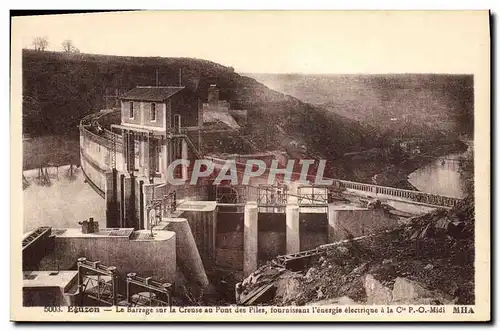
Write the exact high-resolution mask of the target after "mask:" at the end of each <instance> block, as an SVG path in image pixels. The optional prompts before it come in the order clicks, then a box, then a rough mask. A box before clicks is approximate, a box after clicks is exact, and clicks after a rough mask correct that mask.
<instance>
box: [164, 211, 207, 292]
mask: <svg viewBox="0 0 500 331" xmlns="http://www.w3.org/2000/svg"><path fill="white" fill-rule="evenodd" d="M163 222H168V225H167V227H166V229H167V230H169V231H173V232H175V235H176V256H177V263H178V265H179V268H180V269H181V271H182V273H183V274H184V277H186V279H187V280H189V281H190V282H191V283H193V284H196V285H197V286H199V287H200V290H201V289H204V288H206V287H207V286H208V285H209V281H208V277H207V274H206V272H205V268H204V267H203V262H202V260H201V256H200V253H199V251H198V248H197V247H196V242H195V240H194V237H193V233H192V232H191V228H190V227H189V223H188V221H187V219H186V218H164V219H163Z"/></svg>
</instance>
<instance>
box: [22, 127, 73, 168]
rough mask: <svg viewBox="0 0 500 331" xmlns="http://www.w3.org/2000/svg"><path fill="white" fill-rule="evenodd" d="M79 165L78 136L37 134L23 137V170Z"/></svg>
mask: <svg viewBox="0 0 500 331" xmlns="http://www.w3.org/2000/svg"><path fill="white" fill-rule="evenodd" d="M66 164H73V165H80V142H79V136H78V135H77V134H74V135H65V136H38V137H33V138H27V139H23V170H30V169H38V168H40V167H59V166H62V165H66Z"/></svg>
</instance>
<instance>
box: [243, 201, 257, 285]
mask: <svg viewBox="0 0 500 331" xmlns="http://www.w3.org/2000/svg"><path fill="white" fill-rule="evenodd" d="M258 215H259V209H258V207H257V204H254V203H247V204H246V205H245V216H244V230H243V238H244V239H243V275H244V276H245V277H246V276H248V275H249V274H251V273H252V272H254V271H255V270H256V269H257V254H258Z"/></svg>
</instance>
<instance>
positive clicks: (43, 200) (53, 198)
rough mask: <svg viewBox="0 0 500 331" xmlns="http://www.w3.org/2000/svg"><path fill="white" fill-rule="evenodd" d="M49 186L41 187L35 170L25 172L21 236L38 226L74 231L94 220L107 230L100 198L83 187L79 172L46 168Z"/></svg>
mask: <svg viewBox="0 0 500 331" xmlns="http://www.w3.org/2000/svg"><path fill="white" fill-rule="evenodd" d="M47 170H48V174H49V178H50V185H41V184H40V182H39V181H38V170H36V169H35V170H25V171H24V172H23V174H24V176H25V177H26V179H27V180H28V182H29V186H28V187H27V188H26V189H25V190H24V191H23V213H24V214H23V219H24V232H27V231H30V230H33V229H35V228H37V227H39V226H52V227H56V228H76V227H78V226H79V225H78V222H79V221H83V220H85V219H88V218H89V217H94V219H95V220H97V221H99V222H100V226H101V227H105V226H106V221H105V220H106V209H105V204H104V199H103V198H101V197H100V196H99V195H98V194H97V193H96V192H95V191H94V190H93V189H92V188H91V187H90V185H89V184H87V183H85V181H84V176H83V173H82V171H81V169H80V168H76V167H74V166H73V172H72V174H73V176H71V171H70V166H61V167H59V168H48V169H47Z"/></svg>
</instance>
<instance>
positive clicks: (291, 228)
mask: <svg viewBox="0 0 500 331" xmlns="http://www.w3.org/2000/svg"><path fill="white" fill-rule="evenodd" d="M299 215H300V214H299V206H298V205H287V206H286V253H287V254H290V253H297V252H299V251H300V232H299V225H300V224H299Z"/></svg>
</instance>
